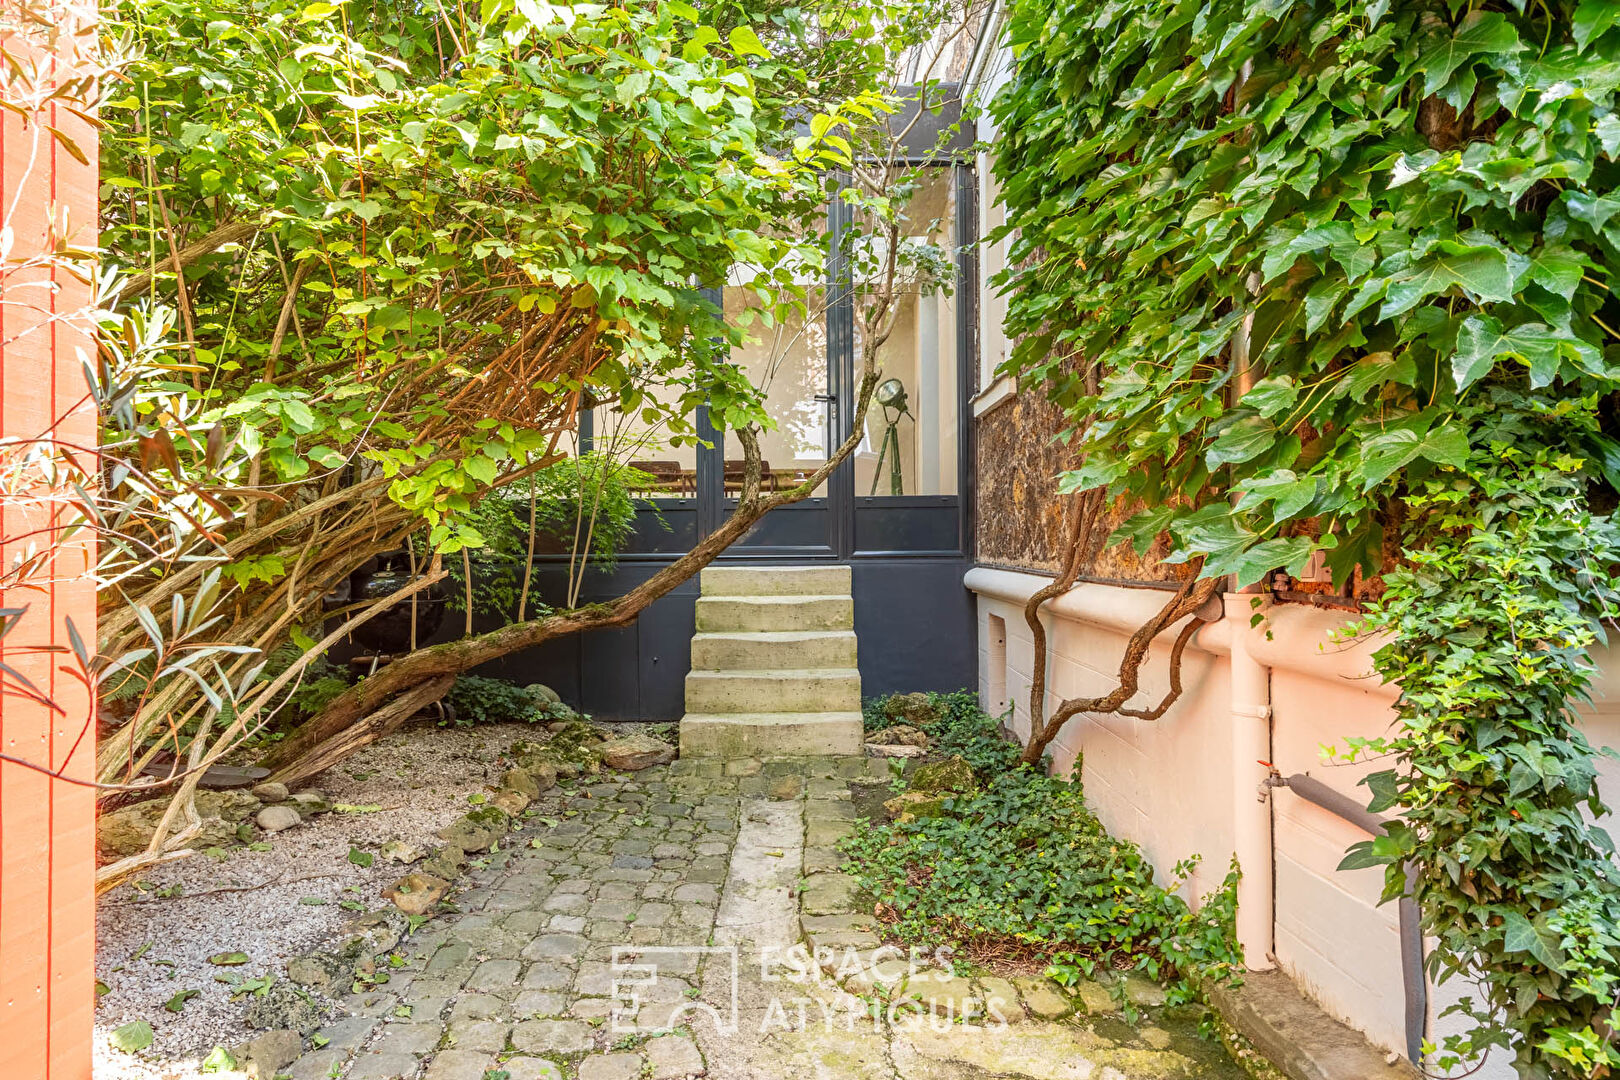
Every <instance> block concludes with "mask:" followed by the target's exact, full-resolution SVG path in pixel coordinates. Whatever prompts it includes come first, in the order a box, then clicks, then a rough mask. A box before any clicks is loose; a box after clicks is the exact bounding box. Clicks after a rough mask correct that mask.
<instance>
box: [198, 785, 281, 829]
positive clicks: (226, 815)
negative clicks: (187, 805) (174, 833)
mask: <svg viewBox="0 0 1620 1080" xmlns="http://www.w3.org/2000/svg"><path fill="white" fill-rule="evenodd" d="M263 805H264V804H263V803H261V802H260V801H259V800H258V799H255V798H254V797H253V796H252V795H250V794H248V793H247V792H245V791H199V792H197V813H198V815H199V816H201V817H205V818H210V817H217V818H219V819H220V820H221V821H228V822H230V823H231V824H232V825H235V824H236V823H237V822H239V821H246V820H247V819H248V818H250V817H252V816H253V814H254V812H255V811H257V810H258V809H259V807H260V806H263Z"/></svg>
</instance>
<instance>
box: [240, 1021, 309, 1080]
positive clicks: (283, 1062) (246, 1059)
mask: <svg viewBox="0 0 1620 1080" xmlns="http://www.w3.org/2000/svg"><path fill="white" fill-rule="evenodd" d="M303 1052H304V1037H303V1036H302V1035H300V1034H299V1033H298V1032H296V1031H292V1030H290V1029H287V1028H279V1029H277V1030H275V1031H267V1032H265V1033H264V1034H263V1035H260V1036H259V1037H258V1038H256V1039H252V1040H250V1041H249V1042H247V1043H245V1044H244V1045H242V1046H239V1047H237V1048H236V1050H235V1051H234V1052H233V1053H232V1056H233V1057H235V1058H236V1067H237V1068H238V1069H240V1070H242V1071H243V1072H244V1073H246V1074H247V1075H248V1077H249V1078H250V1080H271V1078H272V1077H274V1076H277V1075H279V1074H280V1073H281V1070H282V1069H283V1068H285V1067H286V1066H288V1065H291V1064H292V1063H293V1061H294V1060H295V1059H296V1058H297V1057H298V1055H299V1054H301V1053H303Z"/></svg>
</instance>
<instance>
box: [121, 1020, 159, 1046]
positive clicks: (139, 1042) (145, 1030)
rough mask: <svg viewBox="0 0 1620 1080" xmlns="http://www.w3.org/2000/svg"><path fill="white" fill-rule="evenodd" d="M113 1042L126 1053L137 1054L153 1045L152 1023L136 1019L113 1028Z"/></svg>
mask: <svg viewBox="0 0 1620 1080" xmlns="http://www.w3.org/2000/svg"><path fill="white" fill-rule="evenodd" d="M112 1044H113V1045H114V1046H116V1047H118V1049H120V1050H122V1051H123V1052H124V1053H126V1054H136V1053H139V1052H140V1051H142V1050H145V1049H146V1048H147V1047H148V1046H151V1045H152V1025H151V1024H148V1023H147V1022H146V1021H145V1020H135V1021H132V1022H130V1023H128V1024H125V1025H124V1026H123V1027H117V1028H114V1029H113V1033H112Z"/></svg>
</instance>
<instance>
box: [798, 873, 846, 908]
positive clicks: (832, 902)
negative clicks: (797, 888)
mask: <svg viewBox="0 0 1620 1080" xmlns="http://www.w3.org/2000/svg"><path fill="white" fill-rule="evenodd" d="M858 891H859V886H858V885H856V883H855V879H854V878H852V877H850V876H848V875H847V874H836V873H835V874H811V875H810V876H809V877H808V878H806V879H805V881H804V888H803V891H802V892H801V893H800V897H799V899H800V903H801V905H802V906H803V910H804V913H805V914H806V915H842V914H843V913H845V912H848V911H853V910H854V909H855V894H856V893H857V892H858Z"/></svg>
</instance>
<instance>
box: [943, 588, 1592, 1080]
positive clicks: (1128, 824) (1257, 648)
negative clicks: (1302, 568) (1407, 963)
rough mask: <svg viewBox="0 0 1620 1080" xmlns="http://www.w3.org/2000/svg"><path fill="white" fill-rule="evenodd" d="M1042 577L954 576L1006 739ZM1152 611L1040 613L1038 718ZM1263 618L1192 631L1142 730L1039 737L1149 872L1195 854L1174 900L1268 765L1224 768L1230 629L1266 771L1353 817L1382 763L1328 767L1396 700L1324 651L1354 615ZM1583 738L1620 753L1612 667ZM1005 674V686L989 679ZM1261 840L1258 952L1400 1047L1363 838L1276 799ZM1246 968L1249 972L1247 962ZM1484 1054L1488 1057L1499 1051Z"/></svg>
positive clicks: (1135, 597)
mask: <svg viewBox="0 0 1620 1080" xmlns="http://www.w3.org/2000/svg"><path fill="white" fill-rule="evenodd" d="M1048 581H1049V579H1047V578H1043V577H1039V576H1037V575H1034V574H1022V573H1015V572H1011V571H1005V570H993V569H989V568H986V567H980V568H976V569H974V570H972V571H970V572H969V574H968V577H967V586H968V588H969V589H971V590H973V591H974V592H975V593H976V594H977V595H978V611H979V614H978V621H979V643H980V648H979V685H980V687H981V690H982V695H983V696H984V697H985V705H986V707H987V708H991V709H996V708H997V707H998V706H1000V704H1001V703H1000V702H996V701H991V700H989V693H990V688H991V687H998V688H999V687H1001V686H1005V693H1006V697H1007V699H1008V700H1009V703H1010V704H1011V705H1012V707H1013V725H1014V728H1015V730H1016V732H1017V734H1018V735H1019V737H1020V738H1027V737H1028V733H1029V710H1028V702H1029V687H1030V678H1031V671H1032V669H1033V642H1032V638H1031V635H1030V631H1029V627H1028V625H1027V624H1026V623H1025V621H1024V612H1023V607H1024V601H1025V600H1026V599H1027V598H1028V597H1029V596H1030V594H1032V593H1033V592H1034V591H1035V590H1036V589H1039V588H1041V587H1042V586H1044V585H1046V584H1047V583H1048ZM1165 599H1166V595H1165V593H1163V592H1162V591H1158V590H1152V589H1131V588H1124V587H1119V586H1111V585H1097V584H1084V585H1080V586H1077V587H1076V588H1075V589H1073V590H1071V591H1070V592H1069V593H1067V594H1066V595H1064V596H1062V597H1059V598H1057V599H1056V600H1053V601H1050V602H1048V604H1047V605H1046V606H1045V607H1044V608H1043V611H1044V612H1046V615H1045V622H1046V625H1047V634H1048V643H1049V648H1050V649H1051V654H1052V664H1051V669H1052V674H1051V685H1050V686H1049V688H1048V709H1050V707H1051V706H1052V705H1053V704H1055V703H1056V702H1057V701H1059V700H1061V699H1062V698H1066V697H1073V696H1077V695H1081V694H1085V695H1091V694H1098V693H1103V692H1106V691H1107V690H1109V689H1111V688H1112V687H1113V686H1114V685H1116V680H1115V672H1116V671H1117V670H1118V664H1119V657H1120V655H1121V652H1122V650H1123V648H1124V644H1125V640H1126V638H1127V637H1128V636H1129V634H1130V632H1131V631H1132V630H1134V629H1135V628H1136V627H1137V626H1140V625H1141V624H1142V622H1143V621H1145V619H1146V618H1147V616H1148V615H1150V614H1151V613H1152V612H1153V611H1155V610H1157V609H1158V607H1159V606H1160V605H1161V604H1162V603H1163V602H1164V600H1165ZM1248 600H1249V598H1248V597H1235V598H1228V610H1229V611H1231V610H1234V609H1239V610H1243V611H1247V610H1248ZM1267 615H1268V617H1267V619H1266V621H1265V622H1263V623H1262V624H1261V625H1260V626H1258V627H1255V628H1252V629H1251V628H1249V627H1248V626H1247V625H1246V624H1247V619H1246V618H1234V617H1228V618H1226V619H1224V620H1222V621H1220V622H1216V623H1212V624H1210V625H1208V626H1206V627H1204V628H1203V629H1201V630H1199V631H1198V632H1197V634H1195V635H1194V637H1193V639H1192V643H1191V644H1190V645H1189V647H1188V649H1187V652H1186V654H1185V657H1184V661H1183V668H1182V686H1183V694H1182V697H1181V699H1180V700H1179V701H1178V702H1177V704H1176V705H1175V706H1174V707H1173V708H1171V709H1170V711H1169V712H1168V713H1166V714H1165V716H1164V717H1163V718H1162V719H1160V720H1158V721H1157V722H1144V721H1139V720H1132V719H1128V718H1122V717H1118V716H1108V717H1095V716H1089V715H1086V714H1082V715H1080V716H1077V717H1075V718H1074V719H1073V720H1071V721H1070V722H1069V724H1068V726H1067V727H1066V728H1065V729H1064V730H1063V732H1062V733H1061V734H1060V735H1059V736H1058V738H1057V740H1056V741H1055V742H1054V743H1053V749H1052V756H1053V759H1054V764H1055V766H1056V768H1057V769H1059V770H1062V771H1067V770H1068V769H1070V768H1072V766H1073V763H1074V762H1075V760H1076V759H1077V757H1080V756H1082V755H1083V761H1084V766H1083V770H1082V780H1083V782H1084V784H1085V789H1086V796H1087V799H1088V801H1089V802H1090V804H1091V806H1092V807H1093V809H1094V810H1095V811H1096V813H1097V815H1098V816H1099V817H1100V818H1101V819H1102V821H1103V823H1104V824H1105V825H1107V826H1108V828H1109V829H1110V830H1112V831H1114V832H1116V833H1118V834H1119V835H1122V836H1126V837H1129V838H1130V839H1132V840H1134V841H1136V842H1137V843H1138V844H1140V845H1141V846H1142V847H1143V849H1144V850H1145V851H1146V852H1147V854H1148V855H1149V856H1150V857H1151V859H1152V860H1153V863H1154V865H1155V866H1157V867H1158V868H1159V871H1160V873H1161V875H1165V874H1167V873H1168V871H1169V870H1170V868H1171V867H1172V866H1174V865H1175V864H1176V862H1178V861H1179V860H1181V859H1184V858H1186V857H1188V856H1190V855H1193V854H1198V855H1202V856H1203V862H1202V865H1201V866H1200V867H1199V869H1198V872H1197V874H1196V875H1195V876H1194V878H1193V879H1192V881H1191V883H1190V886H1189V889H1188V890H1187V891H1188V899H1189V900H1193V901H1196V899H1197V897H1198V896H1200V895H1202V894H1203V893H1206V892H1208V891H1210V890H1211V889H1213V888H1214V887H1215V886H1217V885H1218V884H1219V883H1220V881H1221V879H1222V878H1223V877H1224V875H1225V873H1226V868H1227V862H1228V860H1229V859H1230V857H1231V855H1232V852H1233V845H1234V832H1235V830H1234V826H1233V820H1234V816H1235V814H1237V813H1238V812H1240V810H1241V809H1242V808H1243V807H1244V806H1246V805H1247V803H1246V799H1247V798H1248V795H1247V792H1249V791H1255V790H1257V789H1258V787H1259V785H1260V783H1261V781H1262V780H1263V779H1264V778H1265V776H1266V769H1265V767H1264V766H1263V765H1261V764H1259V763H1258V762H1254V763H1252V764H1251V763H1249V762H1234V761H1233V754H1232V752H1231V745H1232V734H1233V731H1234V724H1235V723H1237V722H1239V721H1237V720H1234V718H1233V714H1232V704H1233V702H1232V697H1231V691H1230V685H1231V684H1230V674H1231V663H1232V661H1231V653H1232V635H1233V634H1243V635H1246V636H1245V638H1244V645H1245V647H1246V651H1247V652H1248V654H1249V655H1250V656H1251V657H1253V658H1254V659H1255V660H1258V661H1259V662H1260V663H1261V664H1262V665H1264V666H1265V667H1266V668H1267V669H1268V670H1269V675H1270V689H1271V698H1270V707H1271V716H1270V724H1271V751H1270V754H1271V756H1270V759H1269V760H1270V761H1271V762H1272V763H1273V764H1274V765H1275V766H1276V767H1277V769H1278V770H1279V771H1280V772H1281V773H1282V775H1283V776H1291V775H1293V774H1296V773H1307V774H1309V775H1311V776H1313V777H1315V778H1316V779H1318V780H1321V781H1323V782H1324V783H1326V784H1328V785H1329V786H1331V787H1332V788H1334V789H1335V790H1337V791H1339V792H1341V793H1343V794H1345V795H1348V796H1349V797H1350V798H1352V799H1354V800H1355V801H1356V802H1358V803H1359V804H1361V805H1365V804H1366V803H1367V801H1368V799H1369V795H1368V793H1367V789H1366V788H1364V787H1360V786H1358V783H1357V782H1358V781H1359V780H1360V779H1361V777H1362V776H1364V775H1366V773H1368V772H1371V771H1374V770H1375V769H1377V768H1378V767H1380V764H1377V763H1375V764H1371V765H1365V766H1346V765H1343V764H1339V763H1336V762H1330V761H1329V760H1328V757H1327V755H1326V753H1325V748H1327V747H1335V746H1336V747H1337V748H1338V749H1339V750H1341V751H1342V750H1343V749H1344V748H1345V738H1346V736H1350V735H1363V736H1373V735H1378V734H1383V733H1386V732H1387V731H1388V729H1389V726H1390V724H1391V723H1393V721H1394V719H1395V714H1394V710H1393V708H1392V705H1393V703H1394V700H1395V691H1394V688H1392V687H1387V686H1384V685H1382V684H1381V683H1379V681H1378V680H1377V678H1376V677H1373V676H1371V675H1370V670H1371V667H1370V661H1369V657H1370V655H1371V652H1372V649H1373V647H1374V644H1375V643H1373V642H1369V641H1362V642H1356V643H1353V644H1347V643H1343V642H1337V641H1335V640H1333V638H1332V637H1331V636H1330V635H1331V633H1332V631H1333V630H1334V628H1336V627H1338V626H1342V625H1344V624H1345V623H1346V622H1348V621H1349V620H1350V619H1351V618H1352V616H1350V615H1349V614H1348V613H1346V612H1334V611H1329V610H1325V609H1317V608H1311V607H1306V606H1303V605H1282V606H1278V607H1274V608H1270V609H1267ZM992 618H999V619H1000V620H1002V625H1004V628H1005V649H1004V655H1005V664H1004V669H1003V668H1001V667H998V666H995V665H996V664H997V663H998V662H999V661H1000V658H1001V655H1002V653H1003V650H1002V649H1001V648H999V647H997V645H996V644H995V639H994V633H995V629H997V627H996V624H993V623H992V622H991V620H992ZM1173 638H1174V634H1173V633H1167V634H1164V635H1161V641H1160V643H1159V644H1158V645H1157V646H1156V647H1155V649H1154V651H1153V653H1152V654H1151V656H1150V658H1149V660H1148V662H1147V663H1146V664H1145V665H1144V677H1143V681H1142V690H1141V693H1140V694H1139V696H1138V697H1137V699H1135V702H1134V703H1135V704H1137V705H1143V704H1147V703H1150V702H1155V701H1157V699H1158V698H1159V697H1160V696H1162V694H1163V692H1164V690H1165V688H1166V667H1167V663H1166V662H1167V658H1168V652H1169V642H1170V641H1171V640H1173ZM1605 670H1606V671H1608V672H1610V673H1611V674H1609V675H1607V676H1606V677H1605V678H1604V679H1603V680H1602V682H1601V683H1600V685H1599V687H1598V691H1599V692H1598V704H1597V707H1596V709H1595V711H1594V715H1593V718H1592V722H1591V724H1590V726H1589V729H1588V732H1589V736H1590V737H1591V738H1592V739H1593V741H1594V742H1601V743H1607V744H1610V745H1620V664H1615V665H1607V666H1606V667H1605ZM1003 680H1004V681H1003ZM1600 774H1601V778H1602V779H1601V781H1600V782H1601V783H1603V784H1604V785H1605V788H1604V789H1605V790H1606V791H1608V792H1609V793H1611V794H1613V793H1614V792H1615V791H1616V790H1617V788H1620V763H1617V762H1615V761H1612V760H1605V761H1604V762H1603V763H1602V765H1601V766H1600ZM1270 808H1271V825H1272V837H1273V847H1272V853H1273V862H1274V874H1275V877H1274V884H1275V894H1274V895H1275V915H1274V923H1273V924H1272V932H1271V940H1272V947H1271V953H1272V956H1273V957H1274V959H1275V962H1276V965H1277V966H1279V967H1280V968H1282V969H1283V970H1284V971H1286V972H1287V973H1288V974H1289V975H1290V976H1291V977H1292V978H1293V979H1294V980H1295V981H1296V982H1297V983H1298V984H1299V986H1300V987H1301V988H1302V989H1303V990H1304V991H1305V992H1307V993H1308V994H1310V995H1311V996H1312V997H1314V998H1315V999H1316V1000H1317V1001H1318V1002H1319V1003H1320V1004H1321V1005H1322V1007H1323V1008H1324V1009H1325V1010H1326V1011H1328V1012H1329V1013H1331V1014H1332V1015H1334V1016H1336V1017H1338V1018H1339V1019H1341V1020H1343V1021H1345V1022H1346V1023H1348V1024H1350V1025H1351V1026H1352V1027H1355V1028H1357V1029H1358V1030H1360V1031H1362V1032H1364V1033H1365V1034H1366V1035H1367V1037H1368V1038H1369V1039H1370V1040H1371V1041H1372V1042H1373V1043H1375V1044H1377V1045H1379V1046H1381V1047H1384V1048H1385V1049H1389V1050H1396V1051H1400V1052H1404V1048H1405V1034H1404V1021H1403V1015H1404V1008H1405V996H1404V992H1403V988H1402V982H1401V964H1400V942H1399V939H1398V937H1397V913H1396V908H1395V906H1394V905H1387V906H1380V905H1379V904H1378V898H1379V895H1380V892H1381V889H1382V884H1383V871H1382V869H1380V868H1375V869H1368V870H1358V871H1349V872H1340V871H1339V870H1338V869H1337V867H1338V864H1339V861H1340V859H1342V858H1343V856H1344V852H1345V849H1346V848H1348V847H1349V846H1350V845H1351V844H1353V843H1355V842H1357V841H1359V840H1362V839H1365V838H1366V834H1365V833H1363V832H1362V831H1361V830H1360V829H1358V828H1356V827H1355V826H1353V825H1351V824H1349V823H1348V822H1345V821H1342V820H1340V819H1339V818H1337V817H1335V816H1334V815H1332V814H1329V813H1328V812H1326V811H1324V810H1321V809H1318V808H1317V807H1315V806H1313V805H1311V804H1309V803H1307V802H1305V801H1304V800H1302V799H1300V798H1299V797H1298V796H1297V795H1295V794H1293V793H1292V792H1290V791H1288V790H1287V789H1278V790H1276V791H1274V792H1273V793H1272V795H1271V798H1270ZM1249 960H1250V963H1251V964H1252V965H1255V966H1263V965H1264V960H1263V959H1262V958H1260V957H1257V956H1254V955H1252V950H1251V955H1250V957H1249ZM1466 992H1467V988H1466V987H1462V986H1442V987H1437V988H1431V992H1430V1017H1431V1037H1434V1036H1437V1035H1439V1034H1441V1033H1443V1032H1444V1031H1446V1030H1448V1028H1447V1026H1446V1025H1448V1024H1453V1023H1455V1021H1454V1020H1453V1019H1448V1020H1446V1021H1444V1022H1437V1021H1435V1020H1434V1018H1435V1017H1437V1016H1438V1015H1439V1013H1440V1012H1441V1011H1442V1010H1443V1009H1444V1007H1445V1006H1446V1005H1447V1004H1448V1003H1449V1002H1450V1001H1452V1000H1454V999H1455V997H1456V996H1457V995H1459V994H1462V993H1466ZM1497 1057H1498V1058H1500V1057H1501V1055H1497ZM1474 1075H1475V1076H1476V1077H1479V1078H1481V1080H1497V1078H1501V1080H1511V1078H1512V1077H1513V1071H1512V1069H1511V1068H1509V1067H1508V1066H1507V1063H1506V1062H1505V1060H1493V1061H1491V1062H1489V1063H1488V1064H1487V1065H1486V1067H1485V1069H1483V1070H1481V1071H1480V1072H1478V1073H1476V1074H1474Z"/></svg>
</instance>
